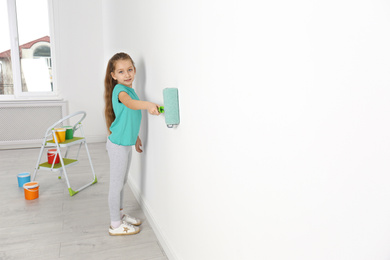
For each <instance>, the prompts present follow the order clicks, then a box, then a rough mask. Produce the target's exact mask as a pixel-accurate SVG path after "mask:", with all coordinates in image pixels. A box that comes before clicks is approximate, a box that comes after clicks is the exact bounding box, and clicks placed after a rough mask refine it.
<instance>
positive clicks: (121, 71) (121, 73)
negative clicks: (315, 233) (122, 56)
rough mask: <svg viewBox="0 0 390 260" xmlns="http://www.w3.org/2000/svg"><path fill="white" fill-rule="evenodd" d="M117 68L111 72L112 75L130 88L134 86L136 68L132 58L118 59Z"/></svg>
mask: <svg viewBox="0 0 390 260" xmlns="http://www.w3.org/2000/svg"><path fill="white" fill-rule="evenodd" d="M114 67H115V70H114V71H113V72H111V77H112V78H113V79H115V80H116V81H118V83H119V84H122V85H125V86H127V87H129V88H132V87H133V81H134V76H135V68H134V66H133V63H132V62H131V60H118V61H116V62H115V66H114Z"/></svg>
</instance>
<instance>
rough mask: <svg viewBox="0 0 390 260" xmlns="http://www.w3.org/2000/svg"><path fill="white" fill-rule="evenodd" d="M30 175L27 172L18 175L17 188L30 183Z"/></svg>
mask: <svg viewBox="0 0 390 260" xmlns="http://www.w3.org/2000/svg"><path fill="white" fill-rule="evenodd" d="M30 179H31V177H30V173H29V172H22V173H19V174H18V185H19V187H23V184H25V183H27V182H30Z"/></svg>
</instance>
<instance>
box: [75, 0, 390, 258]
mask: <svg viewBox="0 0 390 260" xmlns="http://www.w3.org/2000/svg"><path fill="white" fill-rule="evenodd" d="M78 3H79V2H78ZM102 10H103V24H102V25H103V35H104V38H105V44H104V56H105V60H107V59H108V58H109V57H110V56H112V54H114V53H115V52H117V51H126V52H128V53H130V54H131V55H132V56H133V58H134V60H135V62H136V67H137V76H136V77H137V79H136V91H137V92H138V93H139V95H140V96H141V98H146V99H148V100H150V101H154V102H158V103H160V104H161V103H162V89H163V88H165V87H177V88H178V89H179V96H180V113H181V125H180V126H179V127H178V128H177V129H168V128H167V127H166V126H165V125H164V118H163V116H160V117H152V116H148V115H146V114H144V121H143V126H142V127H143V128H142V131H141V137H142V139H143V141H144V150H145V151H144V153H143V154H142V155H136V156H135V157H134V162H133V165H132V169H131V172H130V177H131V178H130V180H131V186H132V188H133V189H134V191H135V192H139V193H140V195H141V197H142V201H143V203H144V206H145V209H146V210H147V214H148V215H149V216H150V217H151V220H152V222H153V223H154V225H155V227H156V231H157V233H158V235H159V236H160V238H163V239H164V240H163V241H162V244H163V246H164V249H165V250H166V251H167V253H168V255H169V256H170V259H185V260H192V259H194V260H199V259H202V260H203V259H213V260H214V259H224V260H225V259H278V260H279V259H300V260H302V259H310V260H311V259H317V260H319V259H332V260H336V259H340V260H341V259H354V260H359V259H362V260H363V259H388V258H389V257H390V250H389V243H390V221H389V219H390V203H389V201H390V189H389V188H388V186H389V185H388V183H389V182H390V175H389V174H388V173H389V170H390V167H389V158H390V151H389V147H390V142H389V140H390V138H389V137H390V136H389V134H390V124H389V122H388V120H387V118H388V114H389V112H390V104H389V102H388V100H389V98H388V97H389V95H390V88H389V85H390V78H389V76H388V72H389V70H390V49H389V46H390V36H389V34H388V31H389V29H390V28H389V27H390V20H389V19H388V17H389V10H390V6H389V3H387V2H385V1H379V0H373V1H350V0H338V1H305V0H298V1H258V4H253V1H232V0H231V1H217V0H213V1H178V0H167V1H125V0H103V7H102ZM96 22H98V21H96ZM84 49H85V48H84ZM86 51H87V53H89V51H88V49H87V50H86ZM81 53H83V52H81ZM81 53H80V54H81ZM90 56H92V55H91V54H90ZM82 67H84V66H82ZM72 75H73V73H72Z"/></svg>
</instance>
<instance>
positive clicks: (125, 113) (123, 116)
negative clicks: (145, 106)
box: [108, 84, 142, 146]
mask: <svg viewBox="0 0 390 260" xmlns="http://www.w3.org/2000/svg"><path fill="white" fill-rule="evenodd" d="M122 91H124V92H126V93H127V94H129V96H130V97H131V98H132V99H134V100H139V98H138V96H137V94H136V93H135V91H134V89H132V88H129V87H126V86H124V85H122V84H117V85H116V86H115V87H114V90H113V91H112V106H113V108H114V113H115V120H114V122H112V124H111V127H110V131H111V134H110V136H109V137H108V138H109V139H110V141H111V142H113V143H114V144H118V145H126V146H129V145H135V142H136V141H137V137H138V134H139V128H140V126H141V118H142V114H141V110H133V109H130V108H128V107H126V106H125V105H124V104H122V103H121V102H120V101H119V93H121V92H122Z"/></svg>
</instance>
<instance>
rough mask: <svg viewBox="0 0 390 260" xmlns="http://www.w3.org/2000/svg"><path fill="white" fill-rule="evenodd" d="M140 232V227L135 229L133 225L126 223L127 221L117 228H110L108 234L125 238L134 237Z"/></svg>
mask: <svg viewBox="0 0 390 260" xmlns="http://www.w3.org/2000/svg"><path fill="white" fill-rule="evenodd" d="M139 232H140V229H139V227H135V226H133V225H131V224H128V223H126V222H125V221H123V222H122V224H121V225H120V226H119V227H117V228H115V229H114V228H112V227H111V226H110V228H109V230H108V233H109V234H110V235H111V236H125V235H134V234H137V233H139Z"/></svg>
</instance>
